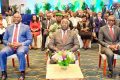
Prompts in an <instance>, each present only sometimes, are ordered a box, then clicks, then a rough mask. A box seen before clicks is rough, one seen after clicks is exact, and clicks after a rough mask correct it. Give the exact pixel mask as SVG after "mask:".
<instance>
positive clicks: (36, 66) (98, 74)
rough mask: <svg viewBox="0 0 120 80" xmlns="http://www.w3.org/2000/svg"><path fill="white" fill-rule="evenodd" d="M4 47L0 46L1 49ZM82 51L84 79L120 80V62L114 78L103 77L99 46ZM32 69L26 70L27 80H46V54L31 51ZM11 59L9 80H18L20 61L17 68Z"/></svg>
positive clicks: (38, 50) (9, 60) (9, 62)
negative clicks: (99, 66)
mask: <svg viewBox="0 0 120 80" xmlns="http://www.w3.org/2000/svg"><path fill="white" fill-rule="evenodd" d="M2 47H3V46H2V45H0V49H1V48H2ZM80 50H81V70H82V72H83V75H84V77H85V78H86V79H87V80H120V78H119V76H117V75H118V73H119V72H120V67H119V66H120V64H119V63H120V61H119V60H117V65H116V68H115V69H114V74H115V76H114V78H112V79H109V78H107V77H103V75H102V69H99V68H98V53H97V52H98V45H97V44H92V48H91V49H89V50H84V49H80ZM29 56H30V67H29V68H27V69H26V79H25V80H46V79H45V77H46V64H45V55H44V52H42V51H40V49H37V50H30V52H29ZM11 62H12V61H11V59H8V80H17V78H18V75H19V72H18V68H17V67H18V61H17V59H16V65H17V66H16V68H13V67H12V65H11Z"/></svg>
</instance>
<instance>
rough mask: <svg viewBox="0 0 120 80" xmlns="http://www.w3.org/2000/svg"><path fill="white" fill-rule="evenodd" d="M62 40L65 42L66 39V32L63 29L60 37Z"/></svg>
mask: <svg viewBox="0 0 120 80" xmlns="http://www.w3.org/2000/svg"><path fill="white" fill-rule="evenodd" d="M62 40H63V43H65V42H66V40H67V34H66V31H63V37H62Z"/></svg>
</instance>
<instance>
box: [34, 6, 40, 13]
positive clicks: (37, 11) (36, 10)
mask: <svg viewBox="0 0 120 80" xmlns="http://www.w3.org/2000/svg"><path fill="white" fill-rule="evenodd" d="M39 11H40V8H39V6H38V4H35V10H34V12H35V14H36V15H38V14H39Z"/></svg>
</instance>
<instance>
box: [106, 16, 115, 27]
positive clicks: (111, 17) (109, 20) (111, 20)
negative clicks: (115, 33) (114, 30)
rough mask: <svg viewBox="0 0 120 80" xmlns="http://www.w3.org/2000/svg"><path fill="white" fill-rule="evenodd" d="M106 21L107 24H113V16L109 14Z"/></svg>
mask: <svg viewBox="0 0 120 80" xmlns="http://www.w3.org/2000/svg"><path fill="white" fill-rule="evenodd" d="M107 21H108V25H109V26H113V25H114V24H115V17H114V16H109V17H108V20H107Z"/></svg>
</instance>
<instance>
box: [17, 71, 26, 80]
mask: <svg viewBox="0 0 120 80" xmlns="http://www.w3.org/2000/svg"><path fill="white" fill-rule="evenodd" d="M18 80H25V73H24V72H21V75H20V77H19V79H18Z"/></svg>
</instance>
